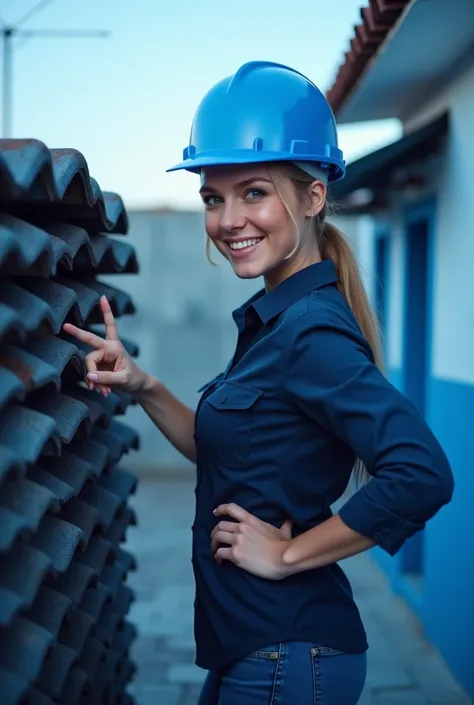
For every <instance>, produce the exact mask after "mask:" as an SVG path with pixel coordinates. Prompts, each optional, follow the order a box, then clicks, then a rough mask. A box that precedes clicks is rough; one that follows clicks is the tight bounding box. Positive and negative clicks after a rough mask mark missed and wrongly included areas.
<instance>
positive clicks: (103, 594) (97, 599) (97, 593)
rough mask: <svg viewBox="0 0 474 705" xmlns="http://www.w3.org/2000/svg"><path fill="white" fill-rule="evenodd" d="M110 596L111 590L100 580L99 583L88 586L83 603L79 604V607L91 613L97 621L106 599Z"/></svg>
mask: <svg viewBox="0 0 474 705" xmlns="http://www.w3.org/2000/svg"><path fill="white" fill-rule="evenodd" d="M108 598H109V591H108V590H107V588H106V587H105V585H102V583H100V582H99V583H97V585H94V586H93V587H90V588H87V590H86V591H85V593H84V596H83V598H82V600H81V604H80V605H79V609H81V610H82V611H83V612H86V613H87V614H89V615H90V616H91V617H92V619H93V620H94V621H95V622H97V621H98V619H99V617H100V614H101V612H102V609H103V607H104V604H105V601H106V600H108Z"/></svg>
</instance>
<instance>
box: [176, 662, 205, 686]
mask: <svg viewBox="0 0 474 705" xmlns="http://www.w3.org/2000/svg"><path fill="white" fill-rule="evenodd" d="M206 676H207V671H204V670H203V669H202V668H198V667H197V666H194V665H192V664H189V665H187V664H182V663H179V664H174V665H172V666H170V667H169V669H168V679H169V681H170V683H195V684H199V683H204V681H205V679H206Z"/></svg>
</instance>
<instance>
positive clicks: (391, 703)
mask: <svg viewBox="0 0 474 705" xmlns="http://www.w3.org/2000/svg"><path fill="white" fill-rule="evenodd" d="M372 705H427V702H426V698H425V696H424V695H423V693H422V692H420V691H419V690H418V688H415V689H410V690H405V689H402V690H392V691H386V692H385V691H382V692H379V693H374V694H373V695H372ZM446 705H448V703H446Z"/></svg>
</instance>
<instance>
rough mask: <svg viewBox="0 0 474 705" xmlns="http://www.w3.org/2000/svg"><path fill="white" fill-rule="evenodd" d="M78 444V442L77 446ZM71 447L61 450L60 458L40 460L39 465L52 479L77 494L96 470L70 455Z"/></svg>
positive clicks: (87, 442)
mask: <svg viewBox="0 0 474 705" xmlns="http://www.w3.org/2000/svg"><path fill="white" fill-rule="evenodd" d="M73 443H74V442H73ZM80 443H81V442H80V441H78V442H77V445H80ZM90 443H91V441H86V442H85V445H87V446H89V445H90ZM71 445H72V444H69V446H68V447H67V448H63V449H62V452H61V457H59V458H41V459H40V460H39V464H40V467H41V468H43V469H44V470H45V471H46V472H48V473H50V474H51V475H52V476H53V477H55V478H57V479H58V480H60V481H62V482H64V483H66V484H67V485H69V486H70V487H71V488H72V490H73V493H74V494H77V493H78V492H80V490H81V489H82V487H83V486H84V484H85V483H86V482H87V480H88V479H89V478H90V477H93V476H96V475H97V469H96V468H95V467H94V465H93V464H92V463H90V462H88V461H87V460H85V459H84V458H80V457H79V456H78V455H75V454H74V453H71V450H70V449H71Z"/></svg>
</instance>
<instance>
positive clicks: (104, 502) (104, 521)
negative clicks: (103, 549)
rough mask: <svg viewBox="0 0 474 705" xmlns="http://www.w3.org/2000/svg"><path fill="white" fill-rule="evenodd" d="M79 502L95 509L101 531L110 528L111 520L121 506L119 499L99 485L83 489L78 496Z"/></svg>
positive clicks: (91, 485) (90, 485)
mask: <svg viewBox="0 0 474 705" xmlns="http://www.w3.org/2000/svg"><path fill="white" fill-rule="evenodd" d="M79 500H80V501H82V502H86V503H87V504H90V505H91V507H94V508H95V509H97V511H98V512H99V515H100V525H101V527H102V529H103V530H105V529H107V528H108V527H109V526H110V524H111V522H112V519H113V518H114V516H115V515H116V513H117V511H118V509H119V507H120V506H121V505H122V501H121V499H120V497H117V495H116V494H113V492H110V491H109V490H106V489H105V488H104V487H99V485H97V484H91V483H88V484H87V485H86V486H85V487H83V489H82V490H81V493H80V494H79Z"/></svg>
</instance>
